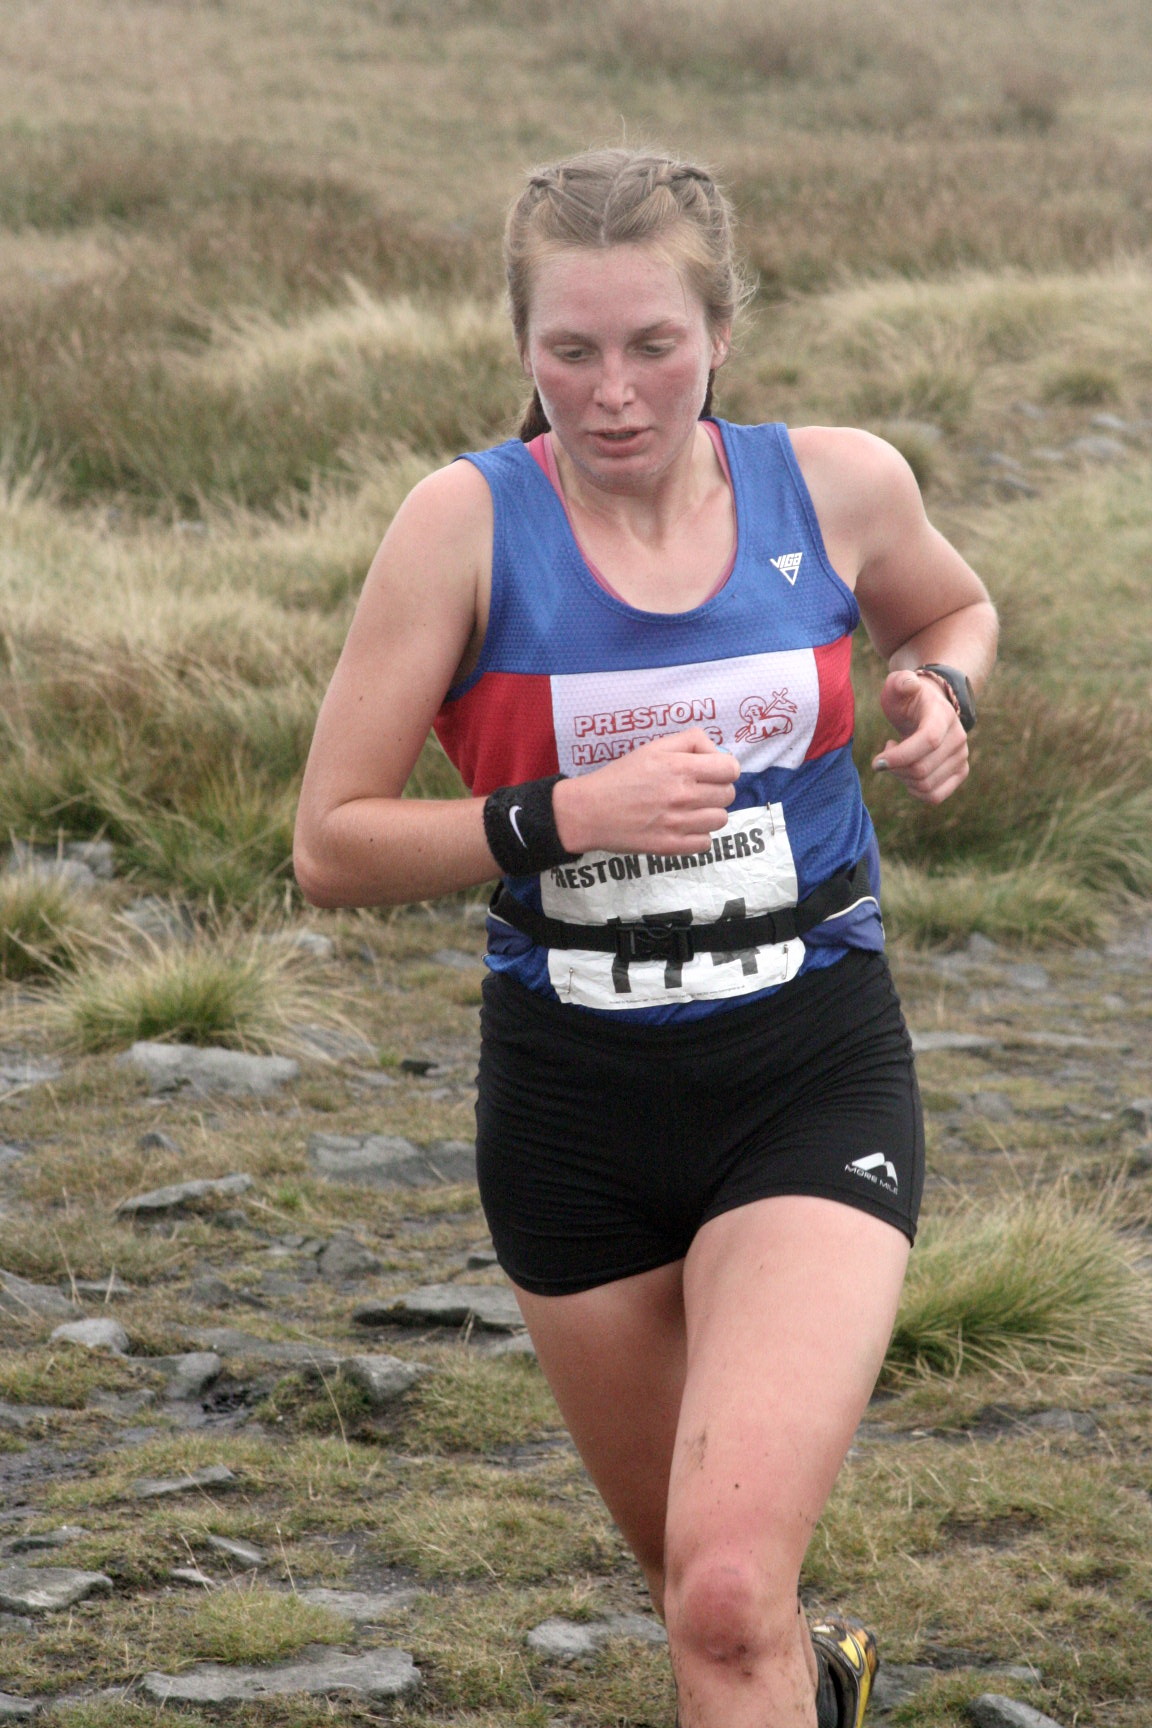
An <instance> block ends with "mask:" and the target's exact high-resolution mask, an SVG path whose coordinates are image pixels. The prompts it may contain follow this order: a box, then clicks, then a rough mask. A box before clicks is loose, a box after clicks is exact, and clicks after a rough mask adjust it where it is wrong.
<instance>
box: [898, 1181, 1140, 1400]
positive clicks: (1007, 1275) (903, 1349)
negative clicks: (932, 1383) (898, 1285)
mask: <svg viewBox="0 0 1152 1728" xmlns="http://www.w3.org/2000/svg"><path fill="white" fill-rule="evenodd" d="M1117 1225H1118V1219H1117V1216H1116V1212H1115V1207H1114V1206H1113V1205H1111V1204H1110V1202H1109V1201H1108V1199H1107V1198H1106V1199H1105V1200H1103V1201H1102V1202H1099V1203H1097V1204H1096V1205H1095V1206H1088V1207H1085V1206H1084V1205H1082V1204H1074V1203H1073V1202H1072V1200H1071V1199H1070V1197H1069V1196H1068V1195H1067V1193H1065V1192H1064V1191H1062V1190H1060V1189H1058V1188H1056V1189H1049V1190H1048V1191H1047V1192H1045V1193H1042V1194H1028V1195H1020V1196H1018V1197H1016V1198H1013V1199H1005V1200H1002V1201H1001V1202H1000V1203H999V1204H998V1205H997V1206H996V1207H995V1208H994V1209H992V1210H988V1209H981V1210H979V1211H977V1210H976V1209H975V1208H972V1207H965V1208H963V1209H960V1210H957V1211H955V1212H952V1213H948V1214H944V1215H942V1216H940V1217H939V1218H938V1219H936V1220H929V1222H928V1224H927V1226H926V1228H925V1230H924V1234H923V1236H922V1238H921V1240H920V1243H919V1244H918V1246H917V1248H916V1251H915V1253H914V1254H913V1256H912V1260H911V1263H910V1269H909V1274H908V1281H907V1283H906V1285H905V1289H904V1296H903V1299H902V1301H901V1306H900V1312H899V1315H898V1318H897V1321H896V1326H895V1329H894V1332H893V1335H892V1342H891V1344H890V1345H889V1349H888V1357H887V1364H886V1365H887V1369H888V1371H889V1372H891V1373H900V1372H907V1371H913V1372H915V1371H930V1372H933V1373H938V1374H959V1373H962V1372H963V1371H964V1369H965V1368H966V1367H969V1366H971V1367H977V1368H979V1367H988V1366H996V1367H1002V1368H1006V1367H1011V1366H1012V1365H1014V1364H1029V1363H1031V1364H1034V1365H1043V1366H1047V1367H1052V1366H1056V1365H1059V1364H1068V1365H1074V1364H1077V1363H1082V1362H1084V1361H1085V1360H1086V1359H1087V1358H1089V1357H1091V1358H1092V1359H1093V1360H1094V1361H1095V1362H1097V1363H1099V1362H1101V1361H1103V1360H1107V1359H1112V1358H1114V1357H1116V1356H1118V1355H1120V1354H1121V1353H1122V1352H1124V1351H1125V1350H1126V1349H1132V1348H1137V1347H1138V1348H1143V1349H1146V1348H1147V1346H1148V1344H1149V1342H1152V1303H1150V1300H1149V1290H1148V1286H1147V1281H1146V1279H1144V1278H1143V1277H1142V1276H1141V1275H1140V1274H1139V1273H1138V1271H1137V1270H1136V1266H1135V1257H1134V1255H1133V1253H1132V1251H1131V1249H1130V1248H1129V1246H1128V1245H1127V1244H1126V1243H1125V1242H1124V1240H1123V1238H1122V1237H1121V1236H1120V1234H1119V1231H1118V1227H1117Z"/></svg>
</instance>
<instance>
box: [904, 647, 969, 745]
mask: <svg viewBox="0 0 1152 1728" xmlns="http://www.w3.org/2000/svg"><path fill="white" fill-rule="evenodd" d="M916 671H917V672H927V673H930V674H931V676H932V677H933V678H938V679H939V680H940V682H941V683H942V684H946V685H947V687H948V691H949V694H950V696H951V698H952V705H953V707H954V708H955V710H956V712H957V714H958V715H959V716H960V724H961V726H963V728H964V730H965V732H971V730H972V728H973V726H975V724H976V697H975V694H974V692H973V689H972V684H971V682H970V680H969V678H968V675H967V674H966V673H964V672H960V671H958V670H957V668H956V667H955V666H937V665H936V664H934V663H933V664H930V665H924V666H917V668H916Z"/></svg>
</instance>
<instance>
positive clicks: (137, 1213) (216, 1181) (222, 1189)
mask: <svg viewBox="0 0 1152 1728" xmlns="http://www.w3.org/2000/svg"><path fill="white" fill-rule="evenodd" d="M251 1187H252V1178H251V1176H244V1175H239V1174H238V1175H235V1176H218V1177H204V1178H202V1179H200V1180H198V1181H193V1182H174V1183H173V1184H172V1185H171V1186H170V1187H168V1188H153V1189H151V1190H150V1191H149V1192H148V1193H147V1194H134V1195H133V1196H132V1198H131V1199H129V1200H121V1202H120V1204H119V1206H117V1207H116V1213H115V1215H116V1217H117V1218H138V1217H142V1216H145V1215H147V1214H148V1213H155V1214H159V1213H161V1212H179V1211H182V1210H187V1209H192V1208H195V1206H196V1205H197V1203H198V1202H199V1201H202V1200H216V1199H221V1198H229V1197H230V1196H232V1195H234V1194H246V1193H247V1192H248V1190H249V1188H251Z"/></svg>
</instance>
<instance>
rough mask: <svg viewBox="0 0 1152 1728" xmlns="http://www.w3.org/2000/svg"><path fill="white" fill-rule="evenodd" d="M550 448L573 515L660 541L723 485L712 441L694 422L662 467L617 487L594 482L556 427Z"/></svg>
mask: <svg viewBox="0 0 1152 1728" xmlns="http://www.w3.org/2000/svg"><path fill="white" fill-rule="evenodd" d="M552 450H553V454H554V455H555V458H556V468H557V471H558V473H559V475H560V484H561V486H562V487H563V489H564V498H565V502H566V503H567V505H568V509H569V512H570V513H572V514H573V516H574V517H580V516H584V517H588V518H591V519H593V520H594V521H596V522H598V523H603V524H605V525H606V526H608V527H611V528H616V529H617V530H623V531H624V532H626V533H628V534H630V535H634V536H636V537H637V538H639V539H643V540H647V541H653V542H659V541H661V540H663V539H665V538H666V537H667V536H669V535H671V534H673V533H674V532H675V530H676V527H677V525H678V524H679V523H680V522H682V521H683V520H684V519H685V517H691V516H692V515H693V514H695V512H697V511H698V510H699V509H700V508H701V507H702V506H703V505H704V503H705V502H706V500H707V499H708V497H709V496H710V494H711V493H712V492H713V490H714V489H715V487H716V486H717V485H721V486H723V485H725V482H724V477H723V474H722V473H721V470H720V465H719V463H718V461H717V459H716V452H715V450H714V449H713V446H712V440H711V439H710V438H709V436H708V433H707V432H706V431H705V430H704V428H703V426H701V425H699V424H697V425H696V426H695V427H694V428H693V434H692V437H691V438H690V439H688V441H687V442H686V444H685V445H684V448H683V449H682V450H681V451H679V452H678V453H677V455H676V456H675V458H674V459H673V460H672V461H671V462H670V463H669V464H668V466H667V467H666V468H664V469H662V470H661V471H660V472H659V473H658V474H653V475H648V476H645V477H644V478H642V479H639V480H627V481H622V483H621V485H620V486H619V487H618V488H617V487H612V486H608V485H603V484H598V483H597V482H596V481H594V480H593V479H592V478H591V477H590V476H589V475H588V474H586V473H585V472H584V471H583V470H582V469H581V468H580V467H579V466H578V465H577V464H576V463H575V462H573V460H572V458H571V457H570V456H569V454H568V452H567V451H566V450H565V448H564V446H563V444H562V443H561V442H560V440H559V438H557V436H556V434H555V432H553V434H552Z"/></svg>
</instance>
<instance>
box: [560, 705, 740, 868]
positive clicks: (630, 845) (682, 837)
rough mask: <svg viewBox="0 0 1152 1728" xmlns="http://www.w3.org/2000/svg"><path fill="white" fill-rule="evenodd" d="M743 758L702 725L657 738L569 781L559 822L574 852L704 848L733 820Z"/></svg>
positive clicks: (562, 790) (563, 784) (562, 785)
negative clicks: (730, 816)
mask: <svg viewBox="0 0 1152 1728" xmlns="http://www.w3.org/2000/svg"><path fill="white" fill-rule="evenodd" d="M739 776H740V764H739V763H738V762H737V761H736V759H735V757H734V756H730V755H728V753H727V752H726V751H723V750H719V749H717V747H716V745H715V744H714V743H713V742H712V740H711V739H710V738H709V737H708V735H707V733H706V732H704V731H702V730H701V729H699V728H695V729H693V730H692V731H688V732H680V733H672V734H669V735H668V736H667V737H664V738H656V739H653V740H652V742H651V743H650V744H643V745H641V746H640V747H639V748H638V749H636V750H633V751H630V752H629V754H628V755H627V756H623V757H621V758H620V759H619V760H618V761H615V762H611V763H607V764H605V766H604V767H603V768H597V769H595V770H593V772H592V773H590V774H582V775H580V776H578V777H577V778H575V779H571V780H562V781H561V782H560V783H559V784H558V785H557V787H556V790H555V793H554V796H553V808H554V811H555V814H556V821H557V828H558V832H559V834H560V837H561V839H562V840H563V842H564V845H565V846H566V847H567V848H568V850H569V851H572V852H589V851H613V852H660V853H676V852H684V853H687V852H704V851H706V850H707V849H708V847H709V846H710V845H711V844H712V836H713V834H715V833H716V832H717V831H718V830H719V829H721V828H723V826H724V824H725V823H726V821H727V820H728V806H729V805H730V804H731V803H732V801H733V799H734V798H735V796H736V782H737V780H738V778H739Z"/></svg>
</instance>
